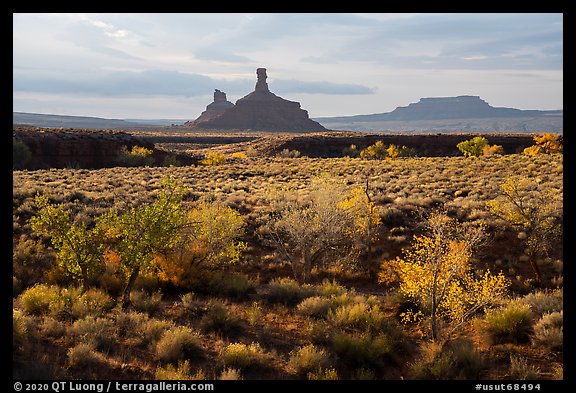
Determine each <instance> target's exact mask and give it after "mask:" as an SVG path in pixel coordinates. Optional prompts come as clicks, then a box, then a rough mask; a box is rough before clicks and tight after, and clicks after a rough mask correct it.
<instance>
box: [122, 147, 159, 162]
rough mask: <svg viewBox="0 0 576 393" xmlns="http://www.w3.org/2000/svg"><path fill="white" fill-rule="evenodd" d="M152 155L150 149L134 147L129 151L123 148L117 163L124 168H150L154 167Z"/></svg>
mask: <svg viewBox="0 0 576 393" xmlns="http://www.w3.org/2000/svg"><path fill="white" fill-rule="evenodd" d="M153 153H154V152H153V151H152V150H151V149H148V148H146V147H143V146H137V145H134V146H132V149H131V150H128V149H127V148H126V147H125V146H124V147H123V148H122V152H121V153H120V158H119V161H120V163H121V164H122V165H126V166H151V165H154V158H153V157H152V154H153Z"/></svg>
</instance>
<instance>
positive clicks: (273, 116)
mask: <svg viewBox="0 0 576 393" xmlns="http://www.w3.org/2000/svg"><path fill="white" fill-rule="evenodd" d="M256 75H257V77H258V80H257V82H256V87H255V89H254V91H253V92H252V93H250V94H248V95H246V96H244V97H242V98H240V99H239V100H238V101H236V105H234V106H233V107H230V108H228V109H226V110H225V111H224V112H223V113H221V114H220V115H219V116H217V117H215V118H212V119H209V120H206V121H198V120H200V119H198V120H196V121H195V122H194V123H193V124H191V126H192V127H193V128H196V129H222V130H231V129H233V130H252V131H279V132H282V131H287V132H319V131H326V128H324V127H323V126H322V125H320V124H319V123H317V122H315V121H313V120H311V119H310V118H309V117H308V112H307V111H305V110H303V109H301V108H300V103H298V102H295V101H288V100H285V99H283V98H281V97H278V96H277V95H275V94H274V93H272V92H270V90H269V89H268V83H266V77H267V76H266V69H265V68H258V69H257V70H256Z"/></svg>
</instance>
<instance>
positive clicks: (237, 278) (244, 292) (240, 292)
mask: <svg viewBox="0 0 576 393" xmlns="http://www.w3.org/2000/svg"><path fill="white" fill-rule="evenodd" d="M255 287H256V284H255V283H254V281H252V280H251V279H250V278H249V277H248V276H247V275H245V274H242V273H236V272H230V273H229V272H215V273H213V274H212V275H211V276H210V280H209V282H208V288H209V289H210V290H211V292H212V293H213V294H215V295H220V296H226V297H231V298H235V299H245V298H247V297H248V295H249V294H250V293H252V292H253V291H254V288H255Z"/></svg>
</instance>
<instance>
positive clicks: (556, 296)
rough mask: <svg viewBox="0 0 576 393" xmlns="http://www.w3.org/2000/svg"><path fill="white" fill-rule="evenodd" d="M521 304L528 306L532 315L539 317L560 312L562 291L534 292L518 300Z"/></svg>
mask: <svg viewBox="0 0 576 393" xmlns="http://www.w3.org/2000/svg"><path fill="white" fill-rule="evenodd" d="M519 301H520V302H521V303H524V304H528V305H530V309H531V310H532V314H533V315H534V316H535V317H541V316H543V315H545V314H549V313H553V312H557V311H562V310H563V308H564V293H563V291H562V290H555V291H552V292H543V291H536V292H531V293H529V294H527V295H526V296H524V297H522V298H521V299H519Z"/></svg>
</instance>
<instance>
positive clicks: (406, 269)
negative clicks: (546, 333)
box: [378, 211, 510, 342]
mask: <svg viewBox="0 0 576 393" xmlns="http://www.w3.org/2000/svg"><path fill="white" fill-rule="evenodd" d="M427 224H428V228H429V233H428V234H426V235H422V236H415V237H414V240H413V241H412V244H411V247H410V248H408V249H404V250H403V255H402V257H397V258H396V259H395V260H392V261H386V262H384V263H383V264H382V270H381V272H380V274H379V277H378V279H379V281H380V282H384V283H390V282H391V281H394V280H397V281H398V282H399V290H400V292H401V293H403V294H404V295H406V296H408V297H409V298H411V299H413V300H414V301H416V302H417V303H418V304H419V305H420V307H422V308H423V310H424V311H425V313H426V314H427V315H429V316H430V329H431V334H432V338H433V340H434V341H436V342H440V341H441V340H442V338H443V337H444V338H446V337H449V336H450V335H451V334H452V333H453V332H454V331H455V330H456V329H457V328H459V327H460V326H462V325H463V324H464V323H465V322H466V321H467V320H469V319H470V318H471V317H472V316H473V315H474V314H475V313H476V312H478V311H480V310H482V309H484V308H486V307H489V306H490V305H492V304H493V303H495V302H497V301H498V300H500V299H501V298H502V297H503V296H505V294H506V291H507V288H508V286H509V285H510V282H509V280H508V279H506V278H505V277H504V276H503V275H502V273H500V274H497V275H492V274H491V273H490V272H489V271H487V272H486V273H485V274H484V275H483V276H481V277H475V275H474V273H473V269H472V267H471V265H470V259H471V257H472V253H473V251H474V248H475V246H476V245H477V244H478V242H479V241H480V240H481V238H482V232H481V231H480V230H472V231H463V230H462V229H461V226H460V225H459V224H458V222H457V221H456V220H454V219H452V218H450V217H448V216H447V215H446V214H445V213H442V212H438V211H436V212H433V213H432V214H431V215H430V217H429V218H428V222H427ZM390 273H392V274H390ZM417 315H418V313H415V312H413V311H409V312H407V313H406V314H405V315H403V317H404V319H405V321H413V320H414V319H415V318H417ZM441 321H444V322H446V323H447V325H448V329H447V333H445V334H442V332H441V331H440V329H441V326H442V324H441Z"/></svg>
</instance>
